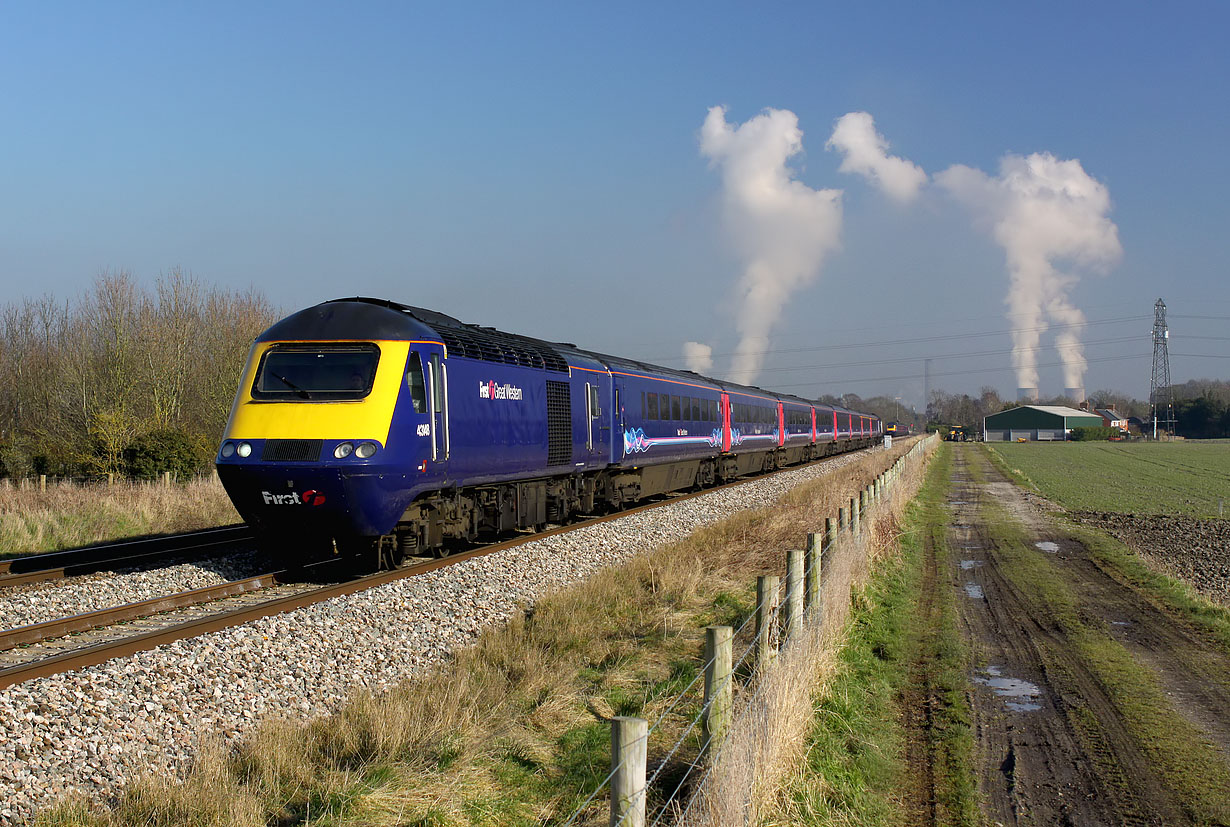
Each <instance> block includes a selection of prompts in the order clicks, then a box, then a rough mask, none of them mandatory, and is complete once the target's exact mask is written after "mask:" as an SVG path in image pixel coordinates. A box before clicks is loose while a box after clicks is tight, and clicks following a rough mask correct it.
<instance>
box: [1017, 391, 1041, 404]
mask: <svg viewBox="0 0 1230 827" xmlns="http://www.w3.org/2000/svg"><path fill="white" fill-rule="evenodd" d="M1016 398H1017V401H1018V402H1037V401H1038V389H1037V388H1017V389H1016Z"/></svg>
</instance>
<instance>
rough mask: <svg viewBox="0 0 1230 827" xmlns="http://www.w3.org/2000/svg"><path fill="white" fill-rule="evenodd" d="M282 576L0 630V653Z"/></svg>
mask: <svg viewBox="0 0 1230 827" xmlns="http://www.w3.org/2000/svg"><path fill="white" fill-rule="evenodd" d="M283 575H285V572H272V573H270V574H259V575H257V576H255V577H245V578H243V579H240V580H230V581H228V582H226V583H219V584H218V585H216V586H204V587H202V588H199V589H191V590H189V591H183V592H176V593H175V594H171V595H166V596H165V597H155V598H152V599H150V600H139V601H137V602H135V603H125V604H124V605H122V606H114V607H112V608H108V609H99V610H97V611H93V612H85V613H83V614H79V615H72V616H71V617H62V618H58V619H56V620H48V621H45V622H43V623H31V624H29V625H27V626H18V627H17V628H16V629H7V630H4V631H0V652H7V651H8V650H10V649H16V648H17V647H18V646H29V645H30V644H32V643H42V642H43V641H45V640H54V639H56V638H62V637H68V636H69V635H79V634H81V633H82V632H91V631H93V630H95V629H102V628H105V627H107V626H115V625H117V624H119V623H127V622H128V621H130V620H138V619H140V618H143V617H150V616H151V615H157V614H163V613H165V612H173V611H175V610H177V609H186V608H189V607H191V606H199V605H201V604H203V603H212V602H213V601H215V600H222V599H223V598H226V597H234V596H235V595H237V594H246V593H248V592H254V591H260V590H261V589H267V588H269V587H270V586H277V585H280V584H282V583H285V582H286V580H285V579H284V578H283Z"/></svg>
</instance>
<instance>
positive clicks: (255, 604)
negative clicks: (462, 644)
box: [0, 457, 831, 689]
mask: <svg viewBox="0 0 1230 827" xmlns="http://www.w3.org/2000/svg"><path fill="white" fill-rule="evenodd" d="M828 459H831V457H826V458H824V459H820V460H816V462H817V463H821V462H825V461H826V460H828ZM802 467H805V466H792V467H791V468H787V469H782V470H780V471H776V472H772V473H769V474H762V475H758V476H755V477H749V478H746V479H742V480H738V481H736V482H731V483H727V484H725V485H720V486H714V487H712V488H706V489H703V490H700V491H695V492H690V493H686V494H677V495H673V496H669V497H666V498H664V499H662V500H659V501H656V502H652V503H647V504H644V505H640V506H636V507H634V508H629V509H625V510H622V511H618V512H616V513H614V514H608V515H603V516H598V517H591V518H588V519H585V520H583V521H580V522H576V523H570V524H568V525H565V526H559V527H556V528H551V529H547V530H546V531H541V532H537V533H534V534H528V535H525V536H522V537H516V538H513V539H511V540H506V541H503V542H498V543H493V544H490V545H485V546H480V547H477V548H473V549H469V550H466V551H462V552H458V553H455V554H452V555H450V556H448V557H443V558H439V559H431V560H416V561H414V562H410V563H407V564H404V565H402V566H400V567H399V568H397V569H393V570H389V571H381V572H376V573H374V574H367V575H363V576H358V577H351V578H347V579H344V580H342V581H341V582H333V583H327V584H324V585H310V584H305V583H302V582H291V579H292V575H291V574H289V573H288V572H285V571H283V572H273V573H270V574H263V575H259V576H256V577H250V578H244V579H241V580H235V581H231V582H228V583H223V584H220V585H217V586H210V587H207V588H204V589H196V590H193V591H189V592H182V593H180V594H176V595H170V596H167V597H160V598H155V599H153V600H146V601H141V602H139V603H133V604H129V605H126V606H119V607H115V608H114V609H106V610H103V611H98V612H91V613H88V614H83V615H78V616H76V617H69V618H63V619H58V620H53V621H48V622H45V623H38V624H33V625H31V626H25V627H21V628H18V629H11V630H8V631H3V632H0V689H4V688H5V687H8V686H12V685H14V684H18V683H22V682H24V681H28V680H32V679H34V678H39V677H46V676H49V675H54V674H58V673H60V672H68V671H71V670H74V669H80V668H83V667H86V666H92V665H95V664H99V663H103V662H105V661H107V660H111V659H112V658H118V657H126V656H128V655H132V654H135V653H137V652H141V651H144V650H148V649H153V648H155V647H157V646H161V645H164V644H168V643H173V642H175V641H178V640H184V639H186V638H192V637H196V636H198V635H203V634H208V633H210V632H216V631H220V630H223V629H227V628H230V627H233V626H238V625H241V624H243V623H247V622H249V621H253V620H258V619H260V618H263V617H268V616H271V615H275V614H279V613H282V612H288V611H292V610H294V609H300V608H303V607H306V606H310V605H313V604H316V603H321V602H323V601H326V600H330V599H333V598H336V597H344V596H346V595H350V594H354V593H356V592H360V591H364V590H366V589H370V588H373V587H375V586H380V585H383V584H385V583H391V582H393V581H396V580H401V579H404V578H409V577H416V576H418V575H421V574H425V573H427V572H430V571H434V570H436V569H440V568H443V567H446V566H451V565H455V564H457V563H461V562H464V561H466V560H471V559H474V558H476V557H481V556H484V555H487V554H493V553H495V552H498V551H504V550H506V549H510V548H515V547H517V546H519V545H523V544H525V543H530V542H534V541H536V540H541V539H543V538H546V537H551V536H554V535H557V534H564V533H567V532H571V531H576V530H578V529H581V528H584V527H586V526H592V525H597V524H600V523H605V522H610V521H612V520H618V519H620V518H622V517H626V516H629V515H632V514H637V513H641V512H645V511H651V510H653V509H656V508H661V507H663V506H666V505H670V504H674V503H678V502H681V501H683V500H688V499H692V498H694V497H699V496H702V495H704V494H709V493H712V492H714V491H719V490H722V489H726V488H733V487H736V486H739V485H743V484H745V483H747V482H751V481H753V480H760V479H765V478H767V477H771V476H774V475H775V474H778V473H784V472H787V471H792V470H796V469H798V468H802ZM336 562H341V561H325V562H324V563H322V564H317V565H320V566H326V567H327V566H328V565H331V564H335V563H336ZM297 574H298V575H299V576H301V574H302V572H299V573H297ZM317 579H318V580H319V579H320V578H319V577H318V578H317ZM23 647H25V648H23ZM23 653H29V654H23ZM30 655H34V656H35V657H30Z"/></svg>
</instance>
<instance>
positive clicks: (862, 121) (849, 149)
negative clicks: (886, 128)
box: [825, 112, 927, 204]
mask: <svg viewBox="0 0 1230 827" xmlns="http://www.w3.org/2000/svg"><path fill="white" fill-rule="evenodd" d="M825 148H826V149H836V150H837V151H839V152H840V153H841V154H842V161H841V166H840V167H839V168H838V169H839V171H840V172H854V173H858V174H859V175H863V176H865V177H867V178H869V179H871V181H872V182H873V183H874V184H875V185H876V186H878V187H879V188H880V189H882V190H883V191H884V193H885V194H886V195H888V197H889V198H892V199H893V200H894V201H897V202H900V203H902V204H906V203H909V202H910V201H913V200H914V199H915V198H916V197H917V196H918V191H919V190H920V189H922V186H923V184H925V183H927V173H925V172H923V169H922V167H920V166H918V165H917V164H914V163H912V162H910V161H907V160H906V159H904V158H898V157H897V156H895V155H889V154H888V140H887V139H886V138H885V137H884V136H883V135H881V134H880V133H879V132H876V122H875V119H874V118H872V117H871V115H870V114H868V113H867V112H849V113H847V114H845V115H842V116H841V117H840V118H839V119H838V120H837V125H836V126H834V127H833V136H832V137H831V138H829V142H828V143H827V144H825Z"/></svg>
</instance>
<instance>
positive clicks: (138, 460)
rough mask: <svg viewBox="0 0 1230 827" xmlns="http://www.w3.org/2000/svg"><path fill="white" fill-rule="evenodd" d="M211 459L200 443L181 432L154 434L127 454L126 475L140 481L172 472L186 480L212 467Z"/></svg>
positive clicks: (130, 448) (129, 448) (129, 449)
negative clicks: (165, 472) (210, 465)
mask: <svg viewBox="0 0 1230 827" xmlns="http://www.w3.org/2000/svg"><path fill="white" fill-rule="evenodd" d="M211 456H212V455H211V454H210V453H209V449H208V448H206V447H205V446H204V445H203V444H202V443H201V440H200V439H198V438H195V437H192V436H189V435H188V434H185V433H183V432H181V431H154V432H153V433H150V434H146V435H145V436H143V437H141V438H139V439H138V440H137V441H136V442H135V443H133V444H132V445H130V446H129V447H128V448H127V449H125V451H124V472H125V473H126V474H127V475H128V476H130V477H135V478H137V479H147V480H150V479H155V478H157V477H158V476H159V475H160V474H162V473H163V472H164V471H170V472H171V473H172V474H173V475H174V476H175V477H177V478H179V479H187V478H188V477H191V476H192V475H194V474H199V473H201V472H202V471H204V470H205V469H206V468H208V467H209V459H210V457H211Z"/></svg>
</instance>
